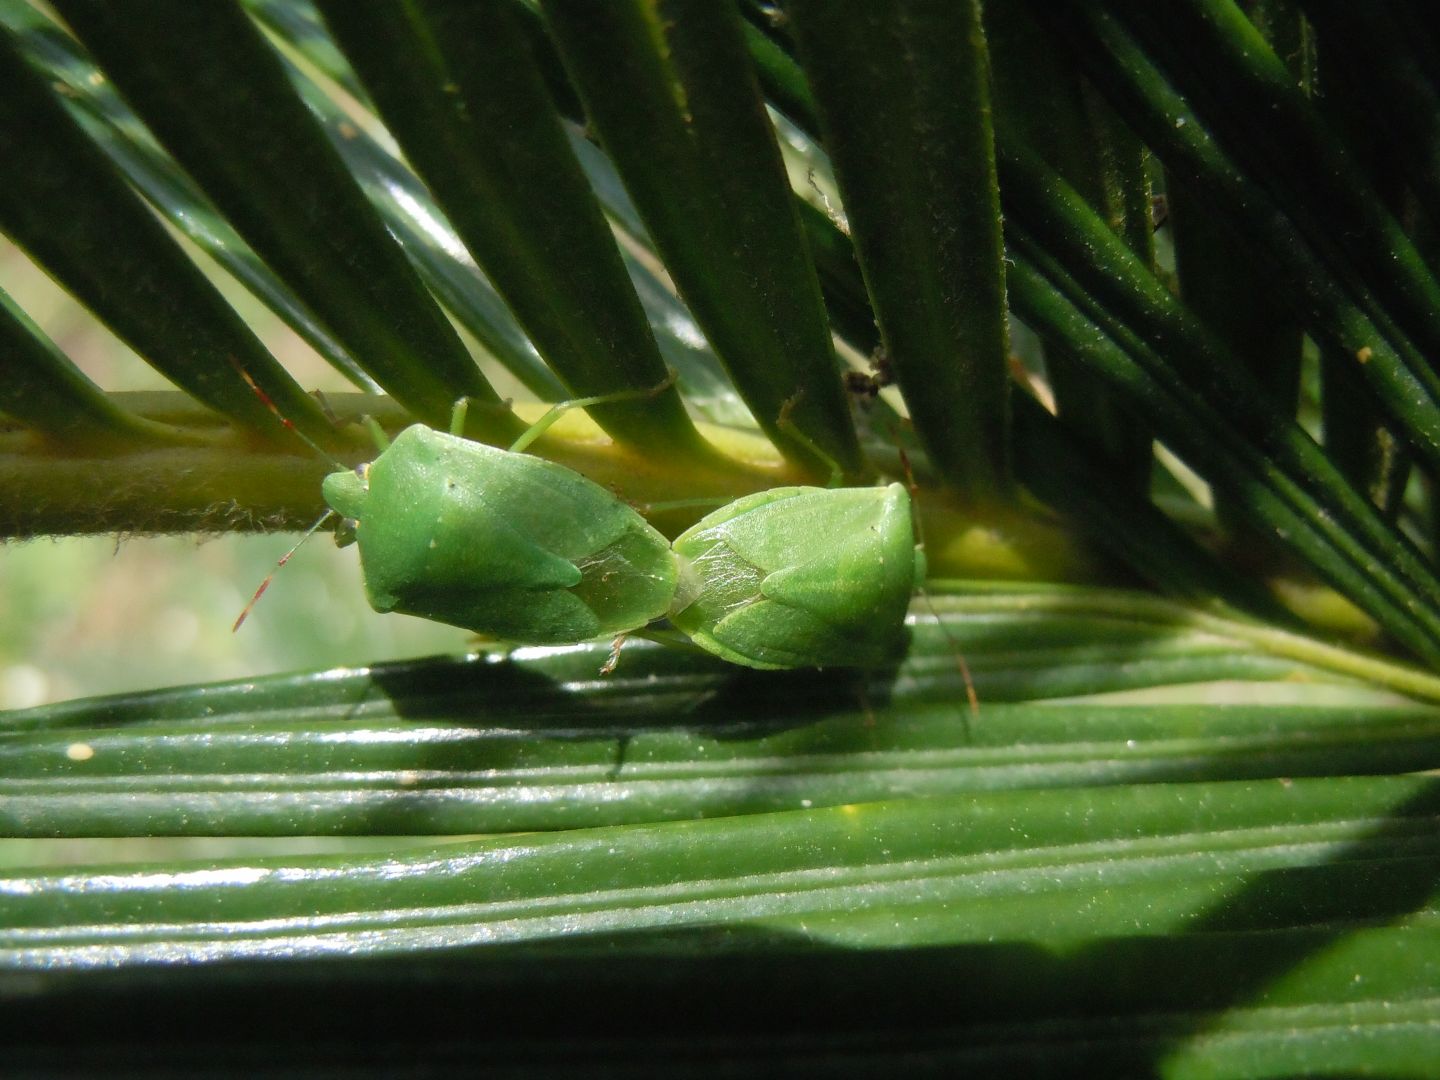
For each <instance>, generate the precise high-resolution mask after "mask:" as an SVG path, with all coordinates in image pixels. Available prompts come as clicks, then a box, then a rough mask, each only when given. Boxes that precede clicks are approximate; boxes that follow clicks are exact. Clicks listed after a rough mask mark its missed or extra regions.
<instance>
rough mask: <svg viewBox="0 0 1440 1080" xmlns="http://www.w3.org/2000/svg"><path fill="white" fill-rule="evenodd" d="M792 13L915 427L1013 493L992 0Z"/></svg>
mask: <svg viewBox="0 0 1440 1080" xmlns="http://www.w3.org/2000/svg"><path fill="white" fill-rule="evenodd" d="M788 13H789V15H790V19H791V23H792V25H793V28H794V31H795V34H796V37H797V39H798V42H799V45H800V51H801V58H802V64H803V66H804V67H805V70H806V74H807V76H808V77H809V80H810V83H811V86H812V88H813V89H814V92H815V98H816V102H817V105H818V106H819V113H820V122H821V127H822V130H823V134H824V140H825V144H826V147H827V148H828V150H829V151H830V155H831V158H832V160H833V162H834V165H835V170H836V176H837V179H838V181H839V184H840V190H841V196H842V198H843V200H844V203H845V211H846V213H847V214H848V216H849V220H850V227H851V230H852V233H853V236H854V239H855V246H856V251H857V254H858V255H859V259H860V264H861V267H862V269H863V271H864V274H865V283H866V286H867V288H868V290H869V293H870V297H871V301H872V303H873V306H874V309H875V314H876V319H877V321H878V323H879V326H880V331H881V338H882V340H883V342H884V347H885V353H886V355H887V356H888V358H889V359H890V361H891V362H892V363H893V364H894V365H895V372H896V377H897V381H898V382H899V384H900V387H901V390H902V392H903V393H904V394H905V400H906V404H907V406H908V408H909V411H910V416H911V418H912V420H913V422H914V424H915V430H916V433H917V434H918V436H919V437H920V440H921V443H922V444H923V445H924V446H925V448H926V450H927V451H928V453H929V455H930V458H931V460H932V461H933V462H934V464H935V466H936V467H937V468H938V469H939V470H940V472H941V473H942V475H944V476H945V477H946V479H947V480H948V481H949V482H950V483H952V484H954V485H955V487H956V489H957V490H958V491H959V493H960V495H961V497H962V498H963V499H966V500H968V501H971V502H975V501H979V502H983V501H985V500H987V499H990V498H995V497H1003V495H1004V493H1005V492H1006V491H1007V490H1008V487H1009V483H1010V469H1009V460H1008V452H1009V443H1008V440H1009V405H1008V401H1007V394H1008V392H1009V377H1008V374H1007V369H1006V358H1007V355H1008V346H1007V329H1006V322H1005V273H1004V263H1003V258H1002V256H1003V252H1002V243H1001V236H1000V212H999V195H998V192H997V189H996V180H995V163H994V147H993V135H992V130H991V125H990V98H989V67H988V60H987V57H986V52H985V43H984V36H983V34H982V33H981V29H980V21H979V20H980V15H979V5H978V4H976V3H973V2H964V3H958V4H949V5H936V4H927V3H893V4H889V5H884V6H876V5H872V4H866V3H863V2H861V3H830V2H825V3H813V4H812V3H794V4H791V5H789V7H788Z"/></svg>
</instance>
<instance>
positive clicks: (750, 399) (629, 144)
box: [543, 0, 865, 476]
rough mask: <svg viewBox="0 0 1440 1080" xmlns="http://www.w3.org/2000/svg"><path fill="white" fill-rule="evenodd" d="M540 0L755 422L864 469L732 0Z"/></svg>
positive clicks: (798, 453)
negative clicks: (611, 0)
mask: <svg viewBox="0 0 1440 1080" xmlns="http://www.w3.org/2000/svg"><path fill="white" fill-rule="evenodd" d="M543 7H544V10H545V13H546V16H547V21H548V23H549V25H550V28H551V32H552V36H553V37H554V38H555V40H556V43H557V45H558V46H559V48H560V51H561V54H562V56H563V58H564V60H565V62H566V64H567V66H568V67H569V69H570V73H571V76H572V78H573V79H574V80H575V83H576V85H577V86H578V88H579V90H580V95H581V97H582V98H583V99H584V101H585V106H586V111H587V114H588V116H589V118H590V121H591V122H592V123H593V124H594V126H595V128H596V130H597V132H598V133H599V135H600V138H601V140H602V142H603V143H604V145H605V147H606V149H607V150H608V151H609V153H610V155H611V157H612V158H613V159H614V160H615V162H616V165H617V167H618V169H619V172H620V175H621V176H622V178H623V179H624V180H625V184H626V187H627V188H628V190H629V192H630V195H631V197H632V199H633V200H634V202H635V204H636V206H637V207H638V208H639V210H640V212H641V215H642V217H643V218H644V219H645V223H646V226H647V227H648V229H649V232H650V234H651V236H652V237H653V239H654V242H655V245H656V249H657V250H658V251H659V252H660V254H661V256H662V257H663V258H664V260H665V264H666V267H667V269H668V270H669V272H670V274H671V276H672V277H673V278H674V280H675V282H676V285H677V287H678V289H679V292H680V294H681V296H683V297H684V299H685V301H686V303H687V304H688V305H689V307H690V309H691V311H692V312H694V315H695V318H696V321H697V322H698V323H699V325H700V326H701V328H702V329H703V330H704V331H705V335H706V337H708V338H709V339H710V342H711V344H712V345H713V346H714V348H715V351H716V353H717V355H718V356H719V357H720V358H721V361H722V362H723V363H724V364H725V367H726V369H727V370H728V371H729V372H730V375H731V378H732V380H733V381H734V383H735V385H736V387H737V389H738V390H739V391H740V394H741V396H742V397H743V398H744V399H745V402H746V404H747V405H748V406H749V408H750V411H751V413H753V414H754V416H755V419H756V421H757V422H758V423H759V424H760V426H761V428H762V429H763V430H764V431H765V432H766V434H767V435H769V436H770V438H771V439H772V440H773V441H774V442H775V444H776V445H777V446H779V447H780V448H781V450H782V451H783V452H784V453H785V454H786V456H787V457H789V458H791V459H792V460H796V461H799V462H803V463H805V465H806V466H807V467H808V468H810V469H811V470H812V471H816V472H818V473H820V475H825V474H826V473H828V472H829V471H830V468H829V466H830V465H831V464H832V463H833V464H834V465H837V466H838V467H839V468H840V469H841V471H843V472H844V473H845V474H846V475H849V476H859V475H861V474H863V473H864V472H865V466H864V465H863V463H862V461H861V457H860V452H859V444H858V442H857V439H856V436H855V431H854V425H853V423H852V421H851V419H850V415H849V407H848V404H847V402H846V400H845V395H844V391H843V388H842V385H841V381H840V376H839V369H838V366H837V364H836V361H835V357H834V353H833V351H832V347H831V342H830V330H829V325H828V323H827V322H826V319H825V311H824V304H823V301H822V299H821V295H820V289H819V284H818V281H817V279H816V275H815V269H814V266H813V264H812V263H811V261H810V258H809V254H808V252H807V251H806V249H805V245H804V237H803V233H802V231H801V228H800V223H799V220H798V216H797V213H796V211H795V209H794V206H793V201H792V199H791V195H790V188H789V184H788V182H787V180H786V178H785V175H784V171H783V168H782V162H781V159H780V152H779V149H778V147H777V146H776V143H775V133H774V130H773V129H772V128H771V126H770V124H769V122H768V120H767V118H766V116H765V113H764V106H763V101H762V100H761V98H760V95H759V91H758V88H757V87H756V85H755V81H754V75H753V72H752V70H751V68H750V65H749V62H748V59H747V57H746V54H745V50H744V43H743V38H742V36H741V31H740V25H739V21H738V19H737V17H736V15H735V13H734V11H733V10H732V9H731V8H730V7H729V6H728V5H717V4H710V3H703V2H702V3H694V2H686V3H664V4H658V3H652V2H650V0H624V2H623V3H616V4H606V5H596V4H590V3H585V2H572V0H558V2H554V3H546V4H545V5H543ZM787 403H788V404H787ZM782 415H783V416H784V417H785V420H786V422H785V423H781V420H782ZM817 451H818V452H817Z"/></svg>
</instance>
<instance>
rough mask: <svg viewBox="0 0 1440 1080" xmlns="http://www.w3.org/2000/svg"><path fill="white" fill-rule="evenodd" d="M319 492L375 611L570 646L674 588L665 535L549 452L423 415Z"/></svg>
mask: <svg viewBox="0 0 1440 1080" xmlns="http://www.w3.org/2000/svg"><path fill="white" fill-rule="evenodd" d="M323 490H324V495H325V501H326V502H327V503H329V504H330V506H331V507H332V508H333V509H334V510H336V511H338V512H339V513H340V514H341V515H342V516H343V517H344V518H345V519H346V520H347V521H353V522H355V526H354V529H355V537H356V540H357V541H358V543H359V545H360V561H361V565H362V566H363V568H364V573H365V589H366V592H367V593H368V594H369V597H370V604H371V606H372V607H373V608H374V609H375V610H376V611H381V612H386V611H399V612H402V613H404V614H408V615H419V616H421V617H422V618H426V619H434V620H436V621H437V622H444V623H450V624H451V625H453V626H460V627H463V628H465V629H467V630H474V631H475V632H476V633H480V634H484V635H486V636H489V637H494V638H498V639H500V640H503V641H513V642H523V643H525V644H534V645H561V644H570V643H573V642H580V641H590V640H593V639H594V638H598V637H605V636H611V637H613V636H615V635H618V634H623V633H626V632H627V631H630V630H634V629H636V628H637V627H641V626H645V625H646V624H647V623H649V622H651V621H652V620H654V619H658V618H660V617H661V616H662V615H664V614H665V612H666V611H667V610H668V609H669V607H670V601H671V598H672V597H673V596H674V595H675V578H676V573H675V558H674V556H673V554H672V553H671V551H670V544H669V542H668V541H667V540H666V539H665V537H663V536H662V535H660V533H658V532H657V531H656V530H655V529H654V528H652V527H651V526H650V524H649V523H648V522H646V521H645V519H644V518H642V517H641V516H640V515H639V514H637V513H636V512H635V511H634V510H632V509H631V508H630V507H629V506H627V505H625V503H623V502H621V501H620V500H619V499H617V498H616V497H615V496H614V495H612V494H611V493H610V492H608V491H606V490H605V489H604V488H602V487H601V486H600V485H598V484H596V483H594V482H593V481H590V480H587V479H586V478H585V477H583V476H581V475H580V474H579V473H576V472H572V471H571V470H570V469H567V468H565V467H564V466H563V465H556V464H554V463H553V462H550V461H546V460H544V459H543V458H537V457H532V456H530V455H528V454H521V453H514V452H511V451H508V450H499V449H497V448H495V447H493V446H486V445H485V444H483V443H477V442H471V441H470V440H468V439H462V438H459V437H457V436H455V435H447V434H444V433H442V432H439V431H434V430H432V429H430V428H427V427H425V426H423V425H420V424H416V425H414V426H412V427H409V428H406V429H405V431H403V432H402V433H401V434H400V435H399V437H398V438H396V440H395V441H394V442H393V443H391V444H390V446H389V447H388V448H387V449H385V450H384V452H382V453H381V454H380V456H379V457H377V458H376V459H375V460H374V461H372V462H371V463H370V464H369V465H362V466H361V467H360V468H359V469H358V470H354V471H351V470H346V471H344V472H336V473H332V474H331V475H330V476H328V477H326V478H325V483H324V488H323Z"/></svg>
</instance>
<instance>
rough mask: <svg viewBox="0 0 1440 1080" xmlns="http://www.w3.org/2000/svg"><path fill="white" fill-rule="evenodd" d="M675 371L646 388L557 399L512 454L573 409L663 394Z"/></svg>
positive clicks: (672, 383)
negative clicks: (564, 399)
mask: <svg viewBox="0 0 1440 1080" xmlns="http://www.w3.org/2000/svg"><path fill="white" fill-rule="evenodd" d="M675 378H676V376H675V372H674V371H671V372H670V374H669V375H667V376H666V377H665V381H664V382H661V383H657V384H656V385H655V386H652V387H650V388H649V389H646V390H619V391H616V392H615V393H613V394H598V395H596V396H595V397H583V398H571V399H570V400H569V401H557V402H556V403H555V404H554V405H551V406H550V408H549V409H548V410H547V411H546V412H545V415H543V416H542V417H540V419H539V420H536V421H535V423H533V424H531V425H530V426H529V427H528V428H526V429H525V431H524V432H523V433H522V434H521V436H520V438H518V439H516V440H515V441H514V443H512V444H511V446H510V452H511V453H512V454H518V453H521V452H522V451H523V450H525V448H526V447H528V446H529V445H530V444H531V443H533V442H534V441H535V440H536V439H538V438H539V437H540V436H541V435H544V434H545V432H546V431H548V430H549V429H550V426H551V425H552V424H554V423H555V421H557V420H559V419H560V417H562V416H564V415H565V414H566V413H567V412H569V411H570V410H571V409H588V408H589V407H590V406H591V405H609V404H611V403H612V402H616V401H635V400H637V399H641V398H651V397H654V396H655V395H657V394H662V393H664V392H665V391H666V390H668V389H669V388H670V387H672V386H674V385H675Z"/></svg>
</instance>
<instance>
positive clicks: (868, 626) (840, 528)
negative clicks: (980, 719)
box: [670, 484, 925, 668]
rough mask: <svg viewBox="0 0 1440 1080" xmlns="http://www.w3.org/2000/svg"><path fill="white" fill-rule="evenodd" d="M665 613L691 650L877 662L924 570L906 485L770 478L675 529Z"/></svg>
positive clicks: (799, 660) (780, 663)
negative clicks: (766, 484) (785, 483)
mask: <svg viewBox="0 0 1440 1080" xmlns="http://www.w3.org/2000/svg"><path fill="white" fill-rule="evenodd" d="M673 547H674V551H675V554H676V556H677V559H678V561H679V566H680V584H679V588H678V590H677V592H676V597H675V603H674V606H673V607H672V608H671V609H670V621H671V622H672V623H674V624H675V627H676V628H677V629H679V630H681V631H682V632H683V633H685V634H686V635H687V636H688V637H689V638H690V639H691V640H692V641H694V642H695V643H696V644H697V645H699V646H700V647H701V648H703V649H706V650H707V651H709V652H712V653H714V654H715V655H716V656H719V657H722V658H724V659H726V660H729V661H730V662H731V663H735V664H744V665H746V666H747V667H758V668H794V667H831V666H839V667H878V666H881V665H883V664H886V663H890V662H893V661H894V660H896V659H897V658H898V657H899V655H900V653H901V652H902V651H903V649H904V646H905V641H906V629H905V611H906V608H907V607H908V606H909V603H910V595H911V593H912V592H913V591H914V590H915V587H916V585H917V583H919V582H922V581H924V578H925V559H924V553H923V552H922V550H921V549H920V548H919V547H918V546H917V545H916V543H915V536H914V526H913V524H912V522H911V515H910V493H909V492H908V491H906V490H905V488H904V486H903V485H901V484H891V485H890V486H888V487H883V488H874V487H872V488H813V487H787V488H773V489H771V490H769V491H761V492H757V493H756V494H754V495H748V496H746V497H745V498H742V499H737V500H736V501H735V502H733V503H730V504H729V505H728V506H724V507H721V508H720V509H719V510H717V511H715V512H714V513H713V514H710V515H709V516H707V517H705V518H704V519H702V520H701V521H700V522H698V523H697V524H696V525H695V526H694V527H692V528H691V529H689V530H687V531H686V532H684V533H682V534H681V535H680V536H679V537H677V538H676V540H675V543H674V545H673Z"/></svg>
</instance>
